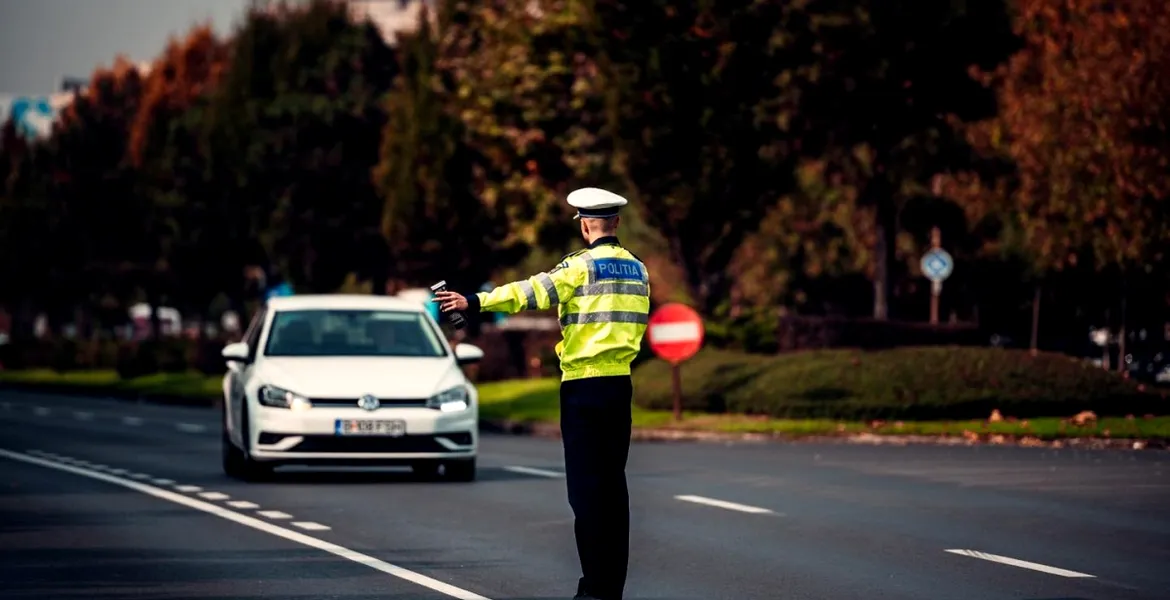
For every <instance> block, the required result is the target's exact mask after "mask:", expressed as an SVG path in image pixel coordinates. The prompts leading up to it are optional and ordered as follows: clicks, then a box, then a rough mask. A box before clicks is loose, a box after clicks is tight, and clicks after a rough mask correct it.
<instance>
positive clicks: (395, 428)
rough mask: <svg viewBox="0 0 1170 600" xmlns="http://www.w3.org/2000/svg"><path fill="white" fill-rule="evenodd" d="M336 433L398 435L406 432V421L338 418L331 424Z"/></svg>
mask: <svg viewBox="0 0 1170 600" xmlns="http://www.w3.org/2000/svg"><path fill="white" fill-rule="evenodd" d="M333 430H334V432H336V434H337V435H387V436H390V437H399V436H402V435H405V434H406V421H402V420H394V421H387V420H384V419H380V420H375V419H338V420H337V421H336V422H335V423H334V426H333Z"/></svg>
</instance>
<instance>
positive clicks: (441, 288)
mask: <svg viewBox="0 0 1170 600" xmlns="http://www.w3.org/2000/svg"><path fill="white" fill-rule="evenodd" d="M445 291H447V281H446V280H443V281H440V282H439V283H436V284H435V285H432V286H431V292H433V293H436V294H437V293H439V292H445ZM447 315H448V318H449V319H451V324H452V325H454V326H455V329H463V328H464V327H466V326H467V317H464V316H463V312H462V311H458V310H453V311H451V312H449V313H447Z"/></svg>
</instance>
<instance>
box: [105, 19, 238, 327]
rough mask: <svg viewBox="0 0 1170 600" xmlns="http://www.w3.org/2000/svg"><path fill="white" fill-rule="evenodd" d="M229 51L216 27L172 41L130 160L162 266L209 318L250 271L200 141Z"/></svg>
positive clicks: (134, 132) (192, 308) (134, 133)
mask: <svg viewBox="0 0 1170 600" xmlns="http://www.w3.org/2000/svg"><path fill="white" fill-rule="evenodd" d="M228 53H229V46H228V44H227V43H226V42H224V41H221V40H219V39H218V38H217V37H216V36H215V34H214V32H213V31H212V29H211V27H210V26H208V25H198V26H196V27H194V28H192V30H191V31H190V32H188V34H187V35H186V36H185V37H184V38H182V39H172V40H170V42H169V43H168V45H167V48H166V49H165V50H164V51H163V53H162V54H161V55H160V56H159V57H158V59H157V60H155V61H154V63H153V64H152V67H151V70H150V72H149V73H148V74H147V76H146V79H145V82H144V91H143V98H142V104H141V106H140V107H139V109H138V113H137V115H136V116H135V118H134V122H133V125H132V127H131V130H130V132H129V148H128V159H129V161H130V164H131V165H132V166H133V167H134V168H135V169H136V171H137V173H138V177H139V179H138V190H139V193H140V194H142V195H143V196H144V197H145V198H146V199H147V200H148V201H149V205H150V208H151V210H152V211H153V212H154V214H155V216H154V218H153V219H152V220H153V221H155V222H158V223H159V224H160V229H159V230H158V231H157V232H156V233H155V235H156V236H158V239H159V242H160V243H161V244H160V247H159V257H158V258H159V261H160V266H161V267H163V268H164V272H165V273H166V274H167V275H170V277H168V281H167V283H168V284H169V285H167V286H166V287H167V288H169V291H170V292H172V295H173V299H174V300H175V301H177V302H178V307H179V309H180V311H181V312H182V313H183V314H190V313H191V312H194V313H195V314H203V313H205V312H206V311H207V309H208V306H209V304H210V302H211V300H212V298H214V297H215V296H216V295H217V294H219V293H221V292H224V291H232V292H235V291H236V290H237V289H238V288H239V286H238V285H234V286H233V285H232V284H233V283H237V282H238V278H239V273H240V270H241V269H242V268H243V266H244V265H243V264H242V263H241V261H240V256H239V255H238V254H237V253H235V252H232V250H233V249H234V247H235V246H236V245H237V244H233V242H234V241H235V240H234V237H235V236H236V235H238V232H235V231H232V230H230V229H229V228H228V227H225V226H224V225H225V223H223V222H222V221H221V219H220V218H219V217H220V215H222V214H224V212H225V211H228V210H231V207H229V206H224V205H223V200H222V197H221V195H220V194H218V193H216V190H215V189H214V187H213V186H212V183H213V182H212V181H211V180H210V178H209V177H207V174H206V170H207V166H208V160H207V154H208V149H207V148H206V147H205V146H204V145H203V144H201V143H200V129H201V125H200V123H201V121H202V117H203V115H204V110H203V109H204V105H205V104H206V98H207V94H208V92H209V91H210V89H211V88H212V87H213V86H214V85H215V84H217V83H218V81H219V78H220V77H221V75H222V72H223V70H224V67H225V64H226V62H227V59H228V56H229V54H228ZM176 288H177V289H176ZM175 292H178V293H175ZM237 295H238V294H237Z"/></svg>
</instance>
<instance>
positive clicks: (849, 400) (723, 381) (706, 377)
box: [634, 347, 1170, 420]
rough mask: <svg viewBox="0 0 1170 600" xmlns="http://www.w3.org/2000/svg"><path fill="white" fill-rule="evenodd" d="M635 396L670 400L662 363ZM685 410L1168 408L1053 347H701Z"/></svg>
mask: <svg viewBox="0 0 1170 600" xmlns="http://www.w3.org/2000/svg"><path fill="white" fill-rule="evenodd" d="M634 383H635V390H636V393H635V398H636V400H635V401H636V402H637V403H638V404H639V405H640V406H642V407H643V408H648V409H669V408H670V407H671V402H672V395H671V378H670V367H669V366H668V365H667V364H666V363H664V362H663V361H652V362H649V363H647V364H645V365H644V366H642V367H640V368H639V369H637V370H636V371H635V373H634ZM682 386H683V397H684V408H685V409H687V410H694V411H701V412H709V413H739V414H748V415H768V416H772V417H778V418H792V419H815V418H837V419H856V420H867V419H890V420H893V419H903V420H925V419H981V418H986V417H987V416H988V415H989V414H990V413H991V411H992V410H993V409H999V410H1000V412H1001V413H1003V415H1004V416H1014V417H1019V418H1031V417H1037V416H1053V415H1072V414H1075V413H1076V412H1078V411H1081V410H1092V411H1094V412H1096V413H1097V414H1099V415H1126V414H1136V415H1142V414H1147V413H1149V414H1167V413H1170V410H1167V409H1170V401H1168V400H1166V398H1165V397H1164V396H1163V395H1162V393H1161V392H1158V393H1154V392H1149V391H1144V390H1143V388H1141V387H1140V386H1139V385H1138V384H1136V383H1134V382H1131V381H1128V380H1126V379H1124V378H1122V377H1121V376H1120V375H1118V374H1116V373H1110V372H1105V371H1103V370H1102V369H1100V368H1098V367H1093V366H1091V365H1089V364H1088V363H1087V362H1085V361H1083V360H1079V359H1075V358H1072V357H1069V356H1066V355H1062V354H1051V353H1039V354H1037V355H1036V356H1032V355H1031V354H1030V353H1029V352H1027V351H1020V350H1004V349H996V348H969V347H919V348H898V349H891V350H882V351H875V352H866V351H859V350H816V351H808V352H798V353H792V354H782V355H774V356H760V355H747V354H742V353H737V352H729V351H721V350H715V349H704V350H703V351H701V352H700V353H699V354H698V355H697V356H696V357H695V358H693V359H692V360H690V361H688V362H686V363H684V364H683V365H682Z"/></svg>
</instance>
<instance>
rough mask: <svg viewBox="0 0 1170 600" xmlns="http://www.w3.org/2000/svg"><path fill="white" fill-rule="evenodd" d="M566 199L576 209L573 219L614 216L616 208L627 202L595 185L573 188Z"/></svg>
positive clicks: (616, 211) (616, 212)
mask: <svg viewBox="0 0 1170 600" xmlns="http://www.w3.org/2000/svg"><path fill="white" fill-rule="evenodd" d="M567 199H568V201H569V206H572V207H573V208H576V209H577V214H576V215H574V216H573V218H574V219H580V218H582V217H584V218H587V219H608V218H609V217H616V216H617V214H618V208H619V207H622V206H625V205H626V204H627V203H628V201H627V200H626V199H625V198H623V197H621V196H619V195H617V194H615V193H613V192H607V191H605V190H603V189H601V188H595V187H587V188H581V189H579V190H573V191H572V192H570V193H569V197H568V198H567Z"/></svg>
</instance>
